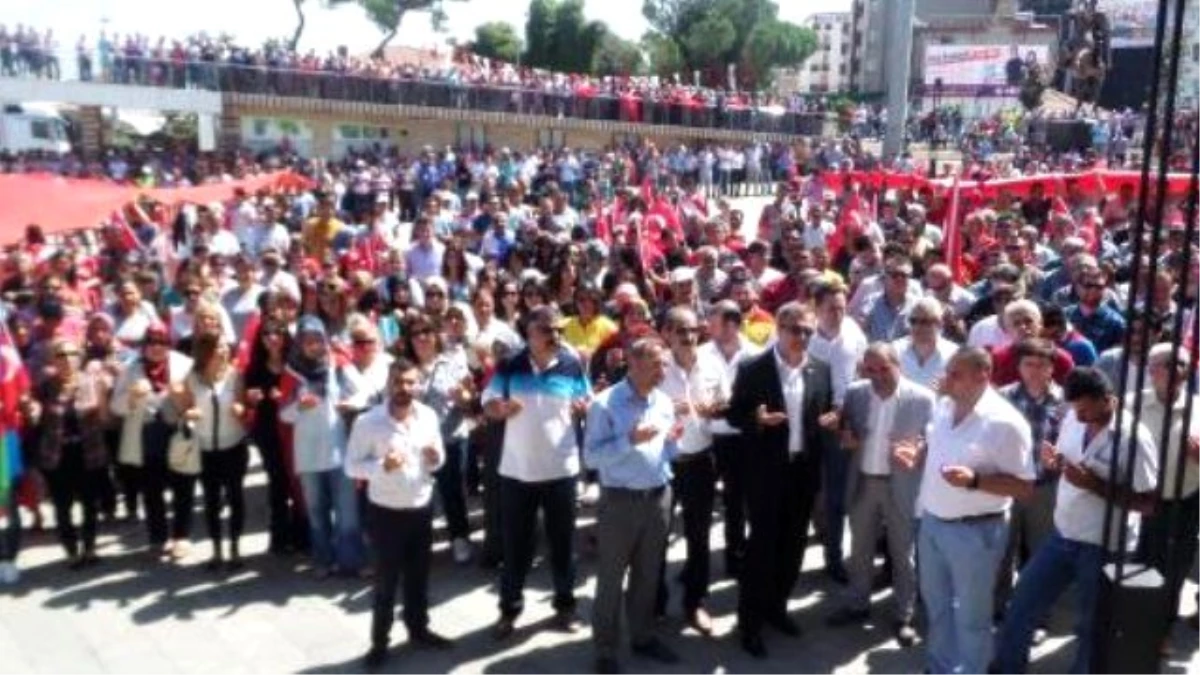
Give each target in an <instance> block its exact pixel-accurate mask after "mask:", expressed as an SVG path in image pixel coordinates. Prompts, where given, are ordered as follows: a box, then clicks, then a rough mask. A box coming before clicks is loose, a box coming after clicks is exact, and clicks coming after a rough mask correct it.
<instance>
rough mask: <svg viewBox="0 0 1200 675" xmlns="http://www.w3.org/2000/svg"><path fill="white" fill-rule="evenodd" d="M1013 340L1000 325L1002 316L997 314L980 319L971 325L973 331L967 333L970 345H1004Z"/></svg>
mask: <svg viewBox="0 0 1200 675" xmlns="http://www.w3.org/2000/svg"><path fill="white" fill-rule="evenodd" d="M1011 341H1012V339H1011V338H1009V337H1008V333H1007V332H1005V330H1004V327H1003V326H1001V325H1000V317H998V316H996V315H995V314H993V315H991V316H988V317H984V318H982V319H980V320H979V322H978V323H976V324H975V325H974V326H971V332H970V334H968V335H967V345H968V346H970V347H985V348H986V347H1003V346H1004V345H1006V344H1008V343H1009V342H1011Z"/></svg>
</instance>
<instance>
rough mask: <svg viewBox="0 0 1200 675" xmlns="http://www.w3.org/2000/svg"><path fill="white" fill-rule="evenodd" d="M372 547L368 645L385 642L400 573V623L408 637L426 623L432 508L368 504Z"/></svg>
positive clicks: (394, 608) (427, 615)
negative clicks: (373, 564) (372, 589)
mask: <svg viewBox="0 0 1200 675" xmlns="http://www.w3.org/2000/svg"><path fill="white" fill-rule="evenodd" d="M367 510H368V512H369V513H370V517H369V518H368V519H367V522H368V523H369V526H370V528H371V540H372V543H373V544H374V547H375V553H376V556H377V558H376V560H377V569H376V570H375V601H374V609H373V611H372V613H371V644H372V645H375V646H380V647H386V646H387V645H388V641H389V636H390V635H391V632H392V623H393V622H394V621H395V613H396V587H397V586H399V585H400V575H401V574H403V575H404V625H405V627H406V628H407V629H408V633H409V635H410V636H411V635H412V634H413V633H414V632H416V631H421V630H424V629H426V628H427V627H428V626H429V561H430V558H431V557H432V547H433V511H432V510H431V509H430V508H429V507H428V506H426V507H424V508H419V509H389V508H386V507H383V506H378V505H376V504H368V506H367Z"/></svg>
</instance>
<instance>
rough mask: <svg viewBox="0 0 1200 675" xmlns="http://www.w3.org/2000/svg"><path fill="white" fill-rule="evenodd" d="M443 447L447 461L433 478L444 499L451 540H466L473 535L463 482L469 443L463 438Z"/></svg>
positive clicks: (445, 441) (445, 442) (465, 487)
mask: <svg viewBox="0 0 1200 675" xmlns="http://www.w3.org/2000/svg"><path fill="white" fill-rule="evenodd" d="M443 446H444V447H445V449H446V461H445V462H443V463H442V467H441V468H440V469H438V470H437V473H435V474H433V477H434V480H436V481H437V489H438V495H439V496H440V497H441V498H442V509H443V510H444V511H445V513H446V529H447V531H448V532H449V533H450V538H451V539H459V538H466V537H467V536H468V535H470V533H471V530H470V526H469V524H468V523H467V486H466V483H465V482H463V462H465V461H466V452H467V441H466V439H462V438H454V439H446V440H444V442H443Z"/></svg>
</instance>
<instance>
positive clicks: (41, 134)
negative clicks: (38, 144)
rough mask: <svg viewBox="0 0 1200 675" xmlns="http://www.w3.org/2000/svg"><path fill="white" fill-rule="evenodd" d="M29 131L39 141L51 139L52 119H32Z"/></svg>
mask: <svg viewBox="0 0 1200 675" xmlns="http://www.w3.org/2000/svg"><path fill="white" fill-rule="evenodd" d="M29 133H30V134H31V135H32V136H33V137H34V138H36V139H38V140H39V141H48V140H50V121H49V120H30V121H29Z"/></svg>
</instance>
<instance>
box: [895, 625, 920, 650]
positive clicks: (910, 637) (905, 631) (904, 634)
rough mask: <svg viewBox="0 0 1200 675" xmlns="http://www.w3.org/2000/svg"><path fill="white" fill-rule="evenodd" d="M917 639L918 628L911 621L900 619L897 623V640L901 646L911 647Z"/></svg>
mask: <svg viewBox="0 0 1200 675" xmlns="http://www.w3.org/2000/svg"><path fill="white" fill-rule="evenodd" d="M916 641H917V629H916V628H914V627H913V625H912V622H911V621H900V622H899V623H897V624H896V642H897V643H898V644H899V645H900V646H901V647H911V646H913V644H914V643H915V642H916Z"/></svg>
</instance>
